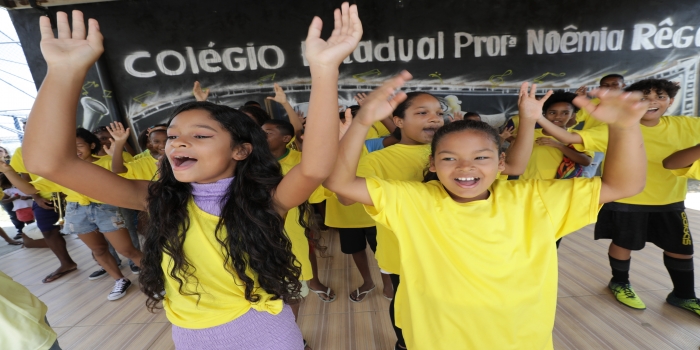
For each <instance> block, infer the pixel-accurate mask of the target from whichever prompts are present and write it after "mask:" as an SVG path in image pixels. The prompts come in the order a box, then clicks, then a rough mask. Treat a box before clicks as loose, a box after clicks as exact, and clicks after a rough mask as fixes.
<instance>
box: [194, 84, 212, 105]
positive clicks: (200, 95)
mask: <svg viewBox="0 0 700 350" xmlns="http://www.w3.org/2000/svg"><path fill="white" fill-rule="evenodd" d="M192 94H193V95H194V98H195V100H197V101H198V102H202V101H206V100H207V98H209V88H204V89H202V86H201V85H199V82H198V81H195V82H194V87H193V88H192Z"/></svg>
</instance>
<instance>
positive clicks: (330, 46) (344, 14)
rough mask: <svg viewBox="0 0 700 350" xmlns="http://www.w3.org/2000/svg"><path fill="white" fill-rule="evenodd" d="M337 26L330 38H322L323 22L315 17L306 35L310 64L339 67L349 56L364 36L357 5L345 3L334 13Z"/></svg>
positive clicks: (307, 56) (307, 57)
mask: <svg viewBox="0 0 700 350" xmlns="http://www.w3.org/2000/svg"><path fill="white" fill-rule="evenodd" d="M333 17H334V21H335V27H334V28H333V32H332V33H331V36H330V38H328V40H323V39H321V29H322V28H323V22H322V21H321V19H320V18H318V17H314V19H313V20H312V21H311V25H310V26H309V33H308V35H307V37H306V59H307V60H308V61H309V65H310V66H322V67H333V68H335V67H337V66H338V65H340V62H342V61H343V60H344V59H345V57H348V55H350V53H352V51H353V50H355V47H357V44H358V43H359V42H360V39H361V38H362V22H360V17H359V16H358V14H357V5H352V6H349V5H348V3H347V2H345V3H343V5H342V6H341V9H336V10H335V12H334V13H333Z"/></svg>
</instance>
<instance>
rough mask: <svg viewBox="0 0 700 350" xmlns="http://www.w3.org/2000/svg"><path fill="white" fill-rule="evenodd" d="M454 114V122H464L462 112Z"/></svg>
mask: <svg viewBox="0 0 700 350" xmlns="http://www.w3.org/2000/svg"><path fill="white" fill-rule="evenodd" d="M453 114H454V115H453V117H452V120H453V121H458V120H464V114H463V113H462V112H454V113H453Z"/></svg>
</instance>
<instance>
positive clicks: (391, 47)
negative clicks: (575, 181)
mask: <svg viewBox="0 0 700 350" xmlns="http://www.w3.org/2000/svg"><path fill="white" fill-rule="evenodd" d="M674 25H675V24H674V22H673V20H672V19H671V18H666V19H664V20H663V21H661V22H659V23H658V24H650V23H638V24H635V25H634V29H633V34H632V40H631V46H630V47H628V49H631V50H632V51H638V50H660V49H661V50H673V49H686V48H690V47H691V46H693V45H694V46H693V47H697V48H700V27H696V26H690V25H678V26H674ZM436 34H437V35H433V36H423V37H419V38H398V37H397V36H396V35H391V36H387V37H386V39H385V40H382V39H376V40H364V41H360V43H359V44H358V46H357V48H355V50H354V51H353V52H352V53H351V54H350V55H348V57H346V58H345V59H344V60H343V63H344V64H346V65H349V64H357V63H362V64H372V63H376V62H397V61H400V62H411V61H413V60H414V59H416V58H417V59H418V60H440V59H445V49H447V50H450V49H451V48H450V47H447V48H446V47H445V33H444V32H442V31H438V32H436ZM448 35H449V34H448ZM452 35H453V41H452V43H451V44H453V47H454V51H452V52H453V55H452V57H451V58H455V59H461V58H463V56H464V55H465V54H466V52H467V50H473V55H474V57H476V58H481V57H503V56H508V55H509V54H510V53H511V51H513V48H516V47H517V44H518V36H516V35H511V34H499V35H475V34H474V33H468V32H454V33H452ZM524 35H525V37H524V38H523V37H520V39H521V40H525V42H524V44H525V45H526V46H527V47H526V48H523V51H525V52H526V54H527V55H555V54H576V53H583V52H605V51H620V50H622V49H623V43H624V39H625V30H618V29H608V27H601V28H600V30H593V31H590V30H579V29H578V28H577V27H576V26H575V25H573V24H572V25H568V26H566V27H565V28H564V29H563V30H548V29H528V30H526V31H525V32H524ZM628 41H629V40H628ZM449 44H450V43H448V45H449ZM214 46H215V44H214V43H213V42H210V43H209V47H208V48H205V49H202V50H195V49H194V48H193V47H191V46H185V47H184V50H179V51H176V50H163V51H161V52H159V53H157V54H155V65H154V64H153V58H152V56H153V55H154V54H152V53H150V52H147V51H136V52H134V53H132V54H130V55H128V56H126V58H125V59H124V68H125V70H126V72H127V73H128V74H129V75H131V76H134V77H137V78H152V77H154V76H156V75H157V74H159V73H161V74H164V75H170V76H175V75H182V74H185V72H186V71H188V69H189V71H190V72H191V73H192V74H198V73H199V72H200V70H201V71H202V72H206V73H217V72H222V71H229V72H240V71H245V70H250V71H254V70H258V69H265V70H275V69H279V68H282V67H284V65H285V62H286V59H285V52H284V51H283V50H282V49H281V48H280V47H279V46H276V45H262V46H259V47H257V46H255V44H254V43H247V44H246V45H245V46H244V47H229V48H224V49H221V50H219V49H214ZM300 46H301V56H302V62H303V65H304V66H305V67H308V66H309V62H308V61H307V59H306V57H305V52H306V46H305V44H304V42H303V41H302V42H301V45H300ZM448 56H449V54H448ZM166 61H167V64H166ZM135 66H138V67H139V68H138V69H136V68H135Z"/></svg>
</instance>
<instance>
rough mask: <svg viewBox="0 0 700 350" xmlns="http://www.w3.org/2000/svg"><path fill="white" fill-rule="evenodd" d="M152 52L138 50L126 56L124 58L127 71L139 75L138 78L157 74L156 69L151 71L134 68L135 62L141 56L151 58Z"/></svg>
mask: <svg viewBox="0 0 700 350" xmlns="http://www.w3.org/2000/svg"><path fill="white" fill-rule="evenodd" d="M150 57H151V54H150V53H148V52H147V51H136V52H134V53H132V54H131V55H129V56H126V59H125V60H124V68H125V69H126V72H127V73H129V74H131V75H133V76H135V77H137V78H150V77H155V76H156V71H154V70H152V71H149V72H139V71H137V70H136V69H134V62H136V60H137V59H139V58H150Z"/></svg>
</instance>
